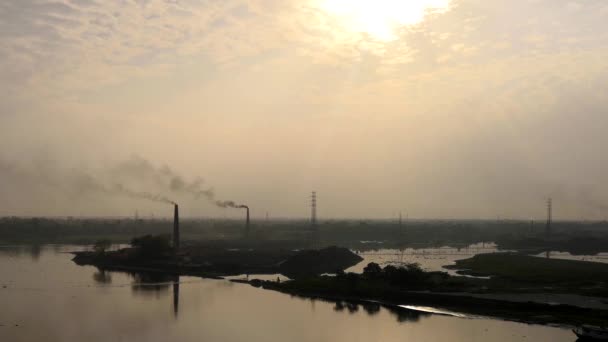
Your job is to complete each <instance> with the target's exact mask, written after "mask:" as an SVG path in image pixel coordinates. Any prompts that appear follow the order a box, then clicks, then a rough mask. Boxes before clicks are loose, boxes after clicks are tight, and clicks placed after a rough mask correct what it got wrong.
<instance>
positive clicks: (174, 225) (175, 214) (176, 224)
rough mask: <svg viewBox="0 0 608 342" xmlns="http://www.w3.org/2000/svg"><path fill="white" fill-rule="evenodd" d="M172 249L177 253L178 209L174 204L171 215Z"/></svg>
mask: <svg viewBox="0 0 608 342" xmlns="http://www.w3.org/2000/svg"><path fill="white" fill-rule="evenodd" d="M173 249H175V252H176V253H177V252H178V251H179V207H178V206H177V204H175V211H174V214H173Z"/></svg>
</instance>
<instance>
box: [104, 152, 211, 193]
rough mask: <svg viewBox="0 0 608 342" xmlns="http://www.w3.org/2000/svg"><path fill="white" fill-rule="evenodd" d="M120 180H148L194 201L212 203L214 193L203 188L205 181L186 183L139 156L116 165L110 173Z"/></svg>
mask: <svg viewBox="0 0 608 342" xmlns="http://www.w3.org/2000/svg"><path fill="white" fill-rule="evenodd" d="M112 173H113V174H114V175H115V176H117V177H120V178H127V179H132V180H135V181H138V180H142V179H145V180H150V181H151V182H153V183H154V185H156V186H159V187H161V188H162V189H165V190H167V191H170V192H173V193H176V194H179V193H181V194H187V195H190V196H193V197H194V198H195V199H199V198H201V197H203V198H207V199H209V200H211V201H213V198H214V192H213V189H212V188H207V187H205V181H204V180H203V178H201V177H196V178H195V179H194V180H192V181H190V182H188V181H186V180H185V179H184V177H183V176H181V175H180V174H178V173H177V172H175V171H173V170H172V169H171V168H170V167H169V166H167V165H162V166H160V167H156V166H155V165H154V164H153V163H151V162H150V161H148V160H146V159H144V158H141V157H139V156H134V157H131V159H129V160H127V161H125V162H122V163H120V164H118V165H117V166H116V167H115V168H113V172H112Z"/></svg>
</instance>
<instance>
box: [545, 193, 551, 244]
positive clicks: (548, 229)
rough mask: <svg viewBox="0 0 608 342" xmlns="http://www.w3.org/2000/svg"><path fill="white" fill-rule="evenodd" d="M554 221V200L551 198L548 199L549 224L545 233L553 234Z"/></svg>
mask: <svg viewBox="0 0 608 342" xmlns="http://www.w3.org/2000/svg"><path fill="white" fill-rule="evenodd" d="M552 221H553V200H552V199H551V198H549V199H548V200H547V226H546V227H545V233H546V234H547V236H550V235H551V223H552Z"/></svg>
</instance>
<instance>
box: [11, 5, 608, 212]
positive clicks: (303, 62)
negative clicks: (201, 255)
mask: <svg viewBox="0 0 608 342" xmlns="http://www.w3.org/2000/svg"><path fill="white" fill-rule="evenodd" d="M605 89H608V2H606V1H605V0H584V1H583V0H579V1H565V0H513V1H499V0H408V1H389V0H375V1H371V0H370V1H366V0H350V1H346V0H164V1H161V0H103V1H101V0H55V1H47V0H4V1H2V2H0V94H2V96H1V101H0V145H1V146H2V149H0V178H1V179H2V182H1V183H0V215H36V216H43V215H53V216H56V215H59V216H116V215H133V213H134V212H135V211H136V210H137V211H138V212H139V213H140V216H146V215H152V214H154V215H157V216H163V215H165V216H169V215H170V214H171V208H169V207H168V206H167V205H166V204H164V203H159V202H153V201H146V200H144V199H141V198H135V197H134V196H124V193H122V194H118V193H108V192H107V191H100V188H103V186H108V187H114V186H116V184H120V185H121V186H123V187H127V188H129V189H130V191H133V192H146V193H148V194H158V195H162V196H168V197H169V198H171V199H172V200H175V201H177V202H179V203H180V205H181V207H182V214H183V215H185V216H213V217H233V216H235V215H241V214H242V213H240V212H239V211H238V210H235V209H223V208H219V207H218V206H216V205H214V203H213V201H212V200H210V199H209V198H201V197H200V196H199V197H197V196H192V193H186V192H184V191H178V190H179V189H177V190H176V188H175V187H172V186H171V184H170V183H171V181H172V180H175V179H173V178H171V177H178V178H179V180H180V181H181V180H183V181H184V182H185V183H184V184H190V185H193V186H194V185H196V186H197V187H199V186H200V189H207V190H211V189H212V190H213V194H214V197H213V200H234V201H236V202H237V203H246V204H248V205H249V206H250V207H251V208H252V209H251V210H252V215H253V216H254V217H263V216H264V215H265V214H266V212H268V213H269V215H270V216H271V217H306V216H308V215H309V212H310V204H309V202H310V192H311V191H317V193H318V203H319V209H318V213H319V217H320V218H391V217H396V215H397V213H398V212H399V211H402V212H403V213H404V215H405V213H407V214H408V215H409V216H410V217H417V218H490V219H494V218H496V217H501V218H521V219H530V218H542V217H544V215H545V205H546V204H545V201H546V199H547V198H549V197H551V198H553V202H554V212H555V217H556V218H557V219H583V218H585V219H603V218H605V217H608V177H607V175H608V156H607V155H606V153H605V149H606V147H607V146H608V134H606V130H607V128H608V113H607V109H608V98H607V97H608V92H606V91H605ZM83 179H84V180H85V181H83ZM92 183H95V184H97V185H96V186H90V185H91V184H92ZM83 184H85V185H83ZM101 185H103V186H101ZM174 185H175V184H174Z"/></svg>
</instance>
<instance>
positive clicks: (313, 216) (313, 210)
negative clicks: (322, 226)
mask: <svg viewBox="0 0 608 342" xmlns="http://www.w3.org/2000/svg"><path fill="white" fill-rule="evenodd" d="M310 224H311V226H312V227H313V228H316V227H317V192H316V191H313V192H312V197H311V202H310Z"/></svg>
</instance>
